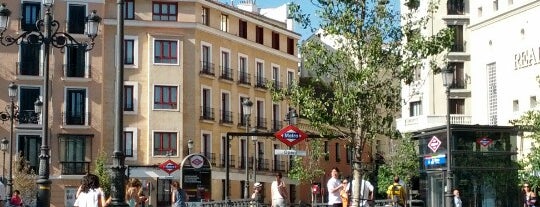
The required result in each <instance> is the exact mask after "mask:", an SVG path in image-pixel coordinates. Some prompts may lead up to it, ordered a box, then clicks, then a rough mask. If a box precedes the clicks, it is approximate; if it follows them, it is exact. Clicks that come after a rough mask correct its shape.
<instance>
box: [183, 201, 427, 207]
mask: <svg viewBox="0 0 540 207" xmlns="http://www.w3.org/2000/svg"><path fill="white" fill-rule="evenodd" d="M370 203H372V204H374V206H375V207H385V206H391V204H392V201H391V200H388V199H385V200H375V201H370ZM407 203H408V204H409V205H407V206H410V207H423V206H424V202H423V201H422V200H409V201H407ZM187 206H188V207H191V206H197V207H199V206H200V207H222V206H223V207H266V206H270V205H269V204H265V203H262V204H261V203H256V202H254V201H253V200H252V199H235V200H223V201H211V202H200V203H199V202H188V203H187ZM289 206H291V207H307V206H313V207H315V206H317V207H331V206H332V205H328V203H312V204H308V203H293V204H291V205H289Z"/></svg>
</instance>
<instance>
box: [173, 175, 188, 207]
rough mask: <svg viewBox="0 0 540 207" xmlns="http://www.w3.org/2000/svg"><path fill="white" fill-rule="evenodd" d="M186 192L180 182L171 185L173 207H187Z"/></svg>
mask: <svg viewBox="0 0 540 207" xmlns="http://www.w3.org/2000/svg"><path fill="white" fill-rule="evenodd" d="M186 198H187V196H186V192H185V191H184V189H182V188H181V187H180V183H179V182H178V181H176V180H175V181H173V182H172V183H171V203H172V207H186Z"/></svg>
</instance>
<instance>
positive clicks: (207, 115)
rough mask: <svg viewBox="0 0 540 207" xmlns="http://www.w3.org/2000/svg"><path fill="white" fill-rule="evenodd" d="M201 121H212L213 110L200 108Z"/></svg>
mask: <svg viewBox="0 0 540 207" xmlns="http://www.w3.org/2000/svg"><path fill="white" fill-rule="evenodd" d="M200 119H201V120H214V108H211V107H204V106H203V107H201V117H200Z"/></svg>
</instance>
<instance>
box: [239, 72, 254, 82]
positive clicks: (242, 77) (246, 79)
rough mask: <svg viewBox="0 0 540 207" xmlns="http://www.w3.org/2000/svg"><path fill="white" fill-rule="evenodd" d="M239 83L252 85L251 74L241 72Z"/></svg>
mask: <svg viewBox="0 0 540 207" xmlns="http://www.w3.org/2000/svg"><path fill="white" fill-rule="evenodd" d="M238 83H239V84H244V85H251V79H250V75H249V73H246V72H239V73H238Z"/></svg>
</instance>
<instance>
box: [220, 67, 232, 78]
mask: <svg viewBox="0 0 540 207" xmlns="http://www.w3.org/2000/svg"><path fill="white" fill-rule="evenodd" d="M219 78H220V79H224V80H229V81H233V70H232V69H230V68H229V67H228V66H221V73H220V74H219Z"/></svg>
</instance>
